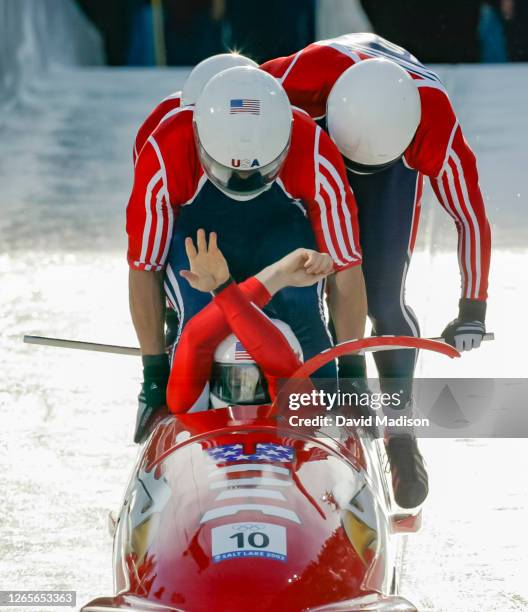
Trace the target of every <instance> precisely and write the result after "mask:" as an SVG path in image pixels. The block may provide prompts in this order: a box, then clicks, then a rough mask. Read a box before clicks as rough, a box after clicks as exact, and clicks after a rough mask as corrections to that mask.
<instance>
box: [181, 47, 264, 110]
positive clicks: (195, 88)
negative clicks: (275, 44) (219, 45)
mask: <svg viewBox="0 0 528 612" xmlns="http://www.w3.org/2000/svg"><path fill="white" fill-rule="evenodd" d="M235 66H253V68H258V64H257V63H256V62H254V61H253V60H251V59H249V57H244V56H243V55H239V54H238V53H219V54H218V55H212V56H211V57H208V58H207V59H204V60H203V61H202V62H200V63H199V64H196V66H195V67H194V68H193V69H192V71H191V74H189V76H188V77H187V80H186V81H185V84H184V86H183V91H182V106H187V105H188V104H196V100H198V97H199V96H200V94H201V93H202V89H203V88H204V87H205V86H206V85H207V82H208V81H209V80H210V79H212V78H213V77H214V76H215V75H216V74H218V73H219V72H222V70H227V69H228V68H234V67H235Z"/></svg>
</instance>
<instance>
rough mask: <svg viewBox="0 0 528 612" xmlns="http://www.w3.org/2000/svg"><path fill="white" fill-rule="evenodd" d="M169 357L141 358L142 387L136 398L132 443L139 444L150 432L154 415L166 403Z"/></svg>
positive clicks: (149, 356)
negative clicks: (136, 408) (136, 409)
mask: <svg viewBox="0 0 528 612" xmlns="http://www.w3.org/2000/svg"><path fill="white" fill-rule="evenodd" d="M169 374H170V366H169V357H168V355H167V354H166V353H163V354H162V355H144V356H143V385H142V386H141V392H140V393H139V397H138V412H137V417H136V429H135V432H134V442H135V443H136V444H141V443H142V442H144V441H145V440H146V438H147V436H148V435H149V434H150V431H151V427H150V426H151V425H152V423H153V420H154V417H155V415H156V414H157V413H158V412H159V411H160V410H161V409H163V408H165V404H166V403H167V399H166V391H167V383H168V381H169Z"/></svg>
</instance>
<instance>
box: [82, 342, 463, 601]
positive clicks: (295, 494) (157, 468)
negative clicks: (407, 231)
mask: <svg viewBox="0 0 528 612" xmlns="http://www.w3.org/2000/svg"><path fill="white" fill-rule="evenodd" d="M382 340H383V339H380V338H377V339H375V341H376V342H377V343H378V345H379V344H383V342H380V341H382ZM385 340H386V339H385ZM362 342H363V343H365V342H367V344H368V341H365V340H363V341H362ZM402 342H403V340H401V341H400V343H399V344H398V345H399V346H401V345H402V344H401V343H402ZM412 342H413V343H416V342H417V340H416V339H412ZM418 342H420V341H418ZM426 342H427V341H426ZM389 344H391V345H393V344H394V342H392V341H391V342H390V343H389ZM434 344H438V345H439V344H440V343H434ZM413 346H415V344H413ZM356 348H359V347H356ZM361 348H366V349H367V350H368V348H369V346H362V347H361ZM424 348H433V350H434V347H432V346H428V347H424ZM439 350H440V348H439ZM446 351H447V353H449V351H454V349H450V348H449V349H446V348H445V345H442V346H441V352H444V353H446ZM455 353H456V351H455ZM451 356H455V355H454V354H452V355H451ZM328 358H332V355H331V354H328ZM319 365H320V360H319V361H318V362H317V363H316V364H315V367H319ZM303 367H304V372H303V374H306V371H307V370H309V368H306V364H305V366H303ZM275 414H276V411H275V410H274V409H273V407H270V406H236V407H230V408H223V409H218V410H210V411H207V412H200V413H195V414H186V415H180V416H168V417H167V418H166V419H165V420H163V421H162V422H161V423H160V424H159V425H158V426H157V427H156V429H155V430H154V432H153V433H152V435H151V436H150V438H149V440H148V441H147V443H146V444H145V446H144V448H143V449H142V451H141V453H140V456H139V459H138V463H137V465H136V468H135V470H134V473H133V475H132V478H131V480H130V483H129V485H128V488H127V491H126V494H125V499H124V502H123V506H122V508H121V511H120V514H119V516H118V519H117V523H116V526H115V535H114V555H113V557H114V559H113V565H114V586H115V592H116V593H117V595H116V596H115V597H109V598H99V599H96V600H94V601H92V602H91V603H89V604H87V605H86V606H85V607H84V608H82V612H108V611H109V610H129V611H135V612H199V611H200V612H201V611H204V612H205V611H207V612H249V611H251V612H268V611H274V612H297V611H299V612H300V611H303V610H306V611H308V610H309V611H311V612H353V611H360V610H361V611H371V612H373V611H376V612H382V611H386V612H389V611H390V612H412V611H416V608H415V607H414V606H413V605H412V604H410V603H409V602H408V601H407V600H405V599H403V598H401V597H399V596H398V595H397V582H398V580H397V573H398V566H399V561H398V540H399V538H398V537H395V532H398V531H400V532H408V531H413V530H416V529H417V528H418V526H419V519H420V515H419V514H416V515H412V514H409V515H405V516H401V515H400V516H398V515H395V514H394V508H393V506H392V505H391V496H390V489H389V486H388V484H387V482H386V480H385V473H384V470H383V469H382V467H383V466H382V459H381V450H380V449H381V443H380V442H379V441H376V440H375V439H374V438H373V437H372V436H371V435H370V434H369V433H368V432H366V431H362V430H360V429H347V428H341V429H340V431H339V433H338V434H336V432H334V434H333V436H332V437H330V436H328V435H325V434H323V433H322V432H321V431H318V430H313V431H306V430H301V429H299V428H296V427H291V426H289V425H288V424H287V421H285V420H282V419H280V418H278V417H277V416H276V415H275Z"/></svg>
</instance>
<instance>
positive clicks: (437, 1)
mask: <svg viewBox="0 0 528 612" xmlns="http://www.w3.org/2000/svg"><path fill="white" fill-rule="evenodd" d="M362 4H363V8H364V9H365V12H366V13H367V15H368V17H369V19H370V21H371V22H372V24H373V26H374V30H375V32H376V33H377V34H379V35H380V36H383V37H384V38H387V39H388V40H390V41H391V42H394V43H396V44H397V45H401V46H402V47H405V48H406V49H408V50H409V51H411V53H413V54H414V55H415V56H416V57H418V58H419V59H420V61H421V62H424V63H426V64H428V63H435V62H440V63H457V62H476V61H478V60H479V56H480V53H479V40H478V23H479V19H480V6H481V4H482V2H481V0H464V1H463V2H460V0H428V2H423V0H400V1H399V2H386V1H385V0H362Z"/></svg>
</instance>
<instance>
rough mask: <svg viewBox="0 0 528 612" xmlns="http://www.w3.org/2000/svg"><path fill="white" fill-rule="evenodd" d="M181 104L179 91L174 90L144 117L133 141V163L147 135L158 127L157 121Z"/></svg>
mask: <svg viewBox="0 0 528 612" xmlns="http://www.w3.org/2000/svg"><path fill="white" fill-rule="evenodd" d="M180 106H181V92H179V91H178V92H176V93H174V94H172V95H170V96H168V97H167V98H165V99H164V100H162V101H161V102H160V103H159V104H158V105H157V106H156V108H155V109H154V110H153V111H152V112H151V113H150V115H149V116H148V117H147V118H146V119H145V121H144V122H143V124H142V125H141V127H140V128H139V130H138V133H137V135H136V140H135V142H134V151H133V159H134V164H135V163H136V161H137V158H138V156H139V154H140V153H141V149H142V148H143V147H144V146H145V143H146V142H147V140H148V138H149V136H150V135H151V134H152V133H153V132H154V130H155V129H156V128H157V127H158V125H159V123H160V122H161V121H162V120H163V118H164V117H166V116H167V114H168V113H170V112H172V111H173V110H175V109H177V108H179V107H180Z"/></svg>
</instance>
